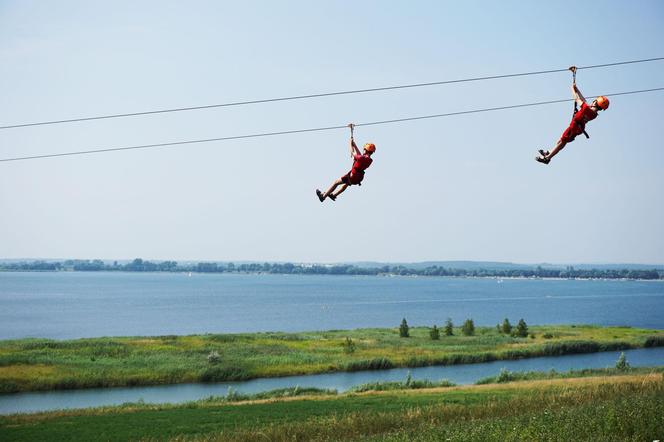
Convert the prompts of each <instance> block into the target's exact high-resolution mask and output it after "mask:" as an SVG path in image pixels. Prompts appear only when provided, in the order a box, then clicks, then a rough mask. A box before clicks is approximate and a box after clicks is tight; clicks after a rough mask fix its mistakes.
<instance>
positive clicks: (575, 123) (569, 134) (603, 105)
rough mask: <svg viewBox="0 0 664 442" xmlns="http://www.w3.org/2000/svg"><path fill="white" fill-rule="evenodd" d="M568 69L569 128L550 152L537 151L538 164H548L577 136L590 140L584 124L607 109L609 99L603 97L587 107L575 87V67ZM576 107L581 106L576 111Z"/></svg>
mask: <svg viewBox="0 0 664 442" xmlns="http://www.w3.org/2000/svg"><path fill="white" fill-rule="evenodd" d="M569 69H570V71H572V74H573V77H572V78H573V80H572V95H573V96H574V116H573V117H572V122H571V123H570V125H569V127H568V128H567V129H565V132H563V134H562V136H561V137H560V140H558V142H557V143H556V145H555V147H554V148H553V150H551V152H549V151H548V150H543V149H540V150H539V155H538V156H537V157H535V159H536V160H537V161H539V162H540V163H544V164H549V162H550V161H551V158H553V157H554V156H555V155H556V154H557V153H558V152H560V151H561V150H562V149H563V148H564V147H565V145H566V144H567V143H571V142H572V141H574V138H576V137H577V136H578V135H581V134H584V135H585V136H586V138H590V137H589V136H588V134H587V133H586V123H587V122H588V121H590V120H594V119H595V118H597V115H598V112H599V111H601V110H606V109H608V108H609V99H608V98H606V97H605V96H603V95H600V96H599V97H597V98H595V99H594V100H593V102H592V103H591V104H590V106H588V103H586V99H585V98H584V97H583V95H582V94H581V91H580V90H579V88H578V87H576V66H572V67H570V68H569ZM577 106H581V107H580V108H579V109H578V111H577Z"/></svg>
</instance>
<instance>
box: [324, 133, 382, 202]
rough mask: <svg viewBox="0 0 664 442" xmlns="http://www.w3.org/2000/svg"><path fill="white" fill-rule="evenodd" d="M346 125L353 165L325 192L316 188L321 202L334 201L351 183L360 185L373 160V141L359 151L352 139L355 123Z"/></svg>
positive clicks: (374, 147) (374, 150) (374, 146)
mask: <svg viewBox="0 0 664 442" xmlns="http://www.w3.org/2000/svg"><path fill="white" fill-rule="evenodd" d="M348 127H350V156H351V158H352V159H353V167H352V168H351V170H350V172H348V173H347V174H346V175H344V176H342V177H341V178H339V179H338V180H336V181H335V182H334V183H332V185H331V186H330V188H329V189H327V192H324V193H323V192H321V191H320V190H319V189H316V195H318V199H319V200H320V202H321V203H322V202H323V201H325V198H330V199H331V200H332V201H335V200H336V199H337V197H338V196H339V194H341V193H342V192H343V191H344V190H346V189H347V188H348V186H352V185H353V184H356V185H358V186H360V185H362V184H361V183H362V180H363V179H364V171H365V170H366V169H367V168H368V167H369V166H371V163H372V162H373V160H372V159H371V155H373V154H374V153H375V152H376V145H375V144H373V143H367V144H365V145H364V149H363V150H364V152H363V153H360V149H358V148H357V144H355V140H354V139H353V130H354V129H355V125H354V124H352V123H351V124H349V125H348ZM339 186H341V187H340V188H339V190H337V187H339ZM335 190H336V192H335Z"/></svg>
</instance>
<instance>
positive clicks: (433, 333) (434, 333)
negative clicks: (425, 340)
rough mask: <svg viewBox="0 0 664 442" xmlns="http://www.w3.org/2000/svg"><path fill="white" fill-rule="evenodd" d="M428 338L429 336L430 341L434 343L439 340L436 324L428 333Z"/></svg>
mask: <svg viewBox="0 0 664 442" xmlns="http://www.w3.org/2000/svg"><path fill="white" fill-rule="evenodd" d="M429 336H431V339H433V340H434V341H437V340H439V339H440V330H438V327H436V324H434V325H433V328H432V329H431V330H430V331H429Z"/></svg>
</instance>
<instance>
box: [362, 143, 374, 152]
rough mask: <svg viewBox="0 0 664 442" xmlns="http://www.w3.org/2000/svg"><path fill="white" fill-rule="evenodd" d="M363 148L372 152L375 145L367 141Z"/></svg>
mask: <svg viewBox="0 0 664 442" xmlns="http://www.w3.org/2000/svg"><path fill="white" fill-rule="evenodd" d="M364 150H366V151H367V152H371V153H374V152H375V151H376V145H375V144H374V143H367V144H365V145H364Z"/></svg>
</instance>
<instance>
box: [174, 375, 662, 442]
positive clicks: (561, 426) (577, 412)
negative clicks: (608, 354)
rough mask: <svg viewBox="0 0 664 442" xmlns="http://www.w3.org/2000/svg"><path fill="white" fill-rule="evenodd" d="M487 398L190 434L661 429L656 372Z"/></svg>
mask: <svg viewBox="0 0 664 442" xmlns="http://www.w3.org/2000/svg"><path fill="white" fill-rule="evenodd" d="M487 399H488V400H486V401H483V402H481V403H479V404H475V405H471V406H466V405H459V404H449V403H445V401H444V399H443V400H442V401H441V403H440V404H436V405H431V406H426V407H411V408H405V409H402V410H401V411H399V412H375V411H365V412H353V413H349V414H346V415H333V416H325V417H318V418H311V419H307V420H304V421H299V422H293V423H273V424H269V425H267V426H264V427H260V428H254V429H240V430H227V431H224V432H220V433H216V434H209V435H205V436H201V437H198V438H194V440H196V441H222V440H223V441H259V440H270V441H275V442H279V441H284V442H285V441H293V440H297V441H300V440H302V441H304V440H306V441H339V440H357V441H360V440H361V441H365V440H373V441H439V440H452V441H467V440H478V441H479V440H501V441H502V440H514V441H520V440H560V441H567V440H588V441H591V440H593V441H594V440H655V439H657V438H658V437H661V432H662V429H663V428H664V382H663V380H662V376H661V375H658V376H655V377H653V376H651V377H646V378H644V379H643V380H642V381H641V382H629V383H620V384H615V385H612V384H607V383H602V384H599V385H589V386H581V387H579V386H576V387H571V388H563V389H560V388H554V389H549V390H535V391H532V392H529V393H526V394H520V395H517V396H515V397H512V398H511V399H507V400H493V399H491V398H487ZM174 440H185V439H182V438H176V439H174ZM187 440H189V439H187Z"/></svg>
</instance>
